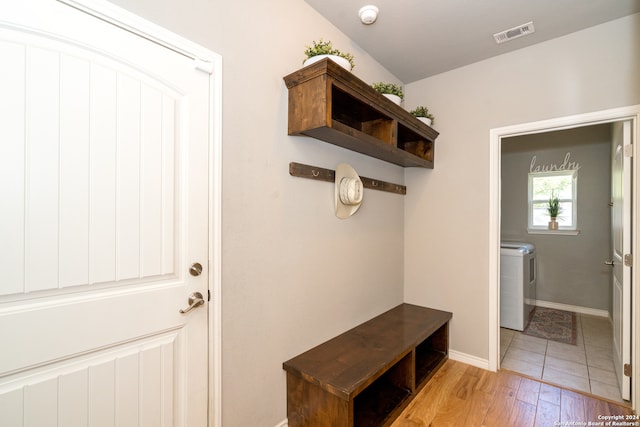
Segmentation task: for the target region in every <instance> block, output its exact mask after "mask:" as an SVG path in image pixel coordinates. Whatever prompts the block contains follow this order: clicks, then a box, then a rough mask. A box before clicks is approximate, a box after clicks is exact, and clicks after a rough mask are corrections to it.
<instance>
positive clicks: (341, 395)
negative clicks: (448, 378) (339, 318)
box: [283, 304, 452, 427]
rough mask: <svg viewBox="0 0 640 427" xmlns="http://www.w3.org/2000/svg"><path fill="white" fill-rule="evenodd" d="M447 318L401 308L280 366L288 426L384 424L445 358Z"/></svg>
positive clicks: (439, 313)
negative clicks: (284, 372)
mask: <svg viewBox="0 0 640 427" xmlns="http://www.w3.org/2000/svg"><path fill="white" fill-rule="evenodd" d="M451 317H452V314H451V313H448V312H445V311H440V310H434V309H431V308H425V307H420V306H417V305H411V304H401V305H399V306H397V307H395V308H393V309H391V310H389V311H387V312H385V313H383V314H381V315H379V316H377V317H375V318H373V319H371V320H369V321H367V322H365V323H363V324H361V325H359V326H356V327H355V328H353V329H351V330H349V331H347V332H345V333H343V334H341V335H339V336H337V337H335V338H333V339H331V340H329V341H327V342H325V343H323V344H320V345H319V346H317V347H315V348H312V349H311V350H309V351H307V352H305V353H302V354H300V355H299V356H296V357H294V358H293V359H290V360H288V361H286V362H284V363H283V369H284V370H285V371H286V372H287V417H288V423H289V424H288V425H289V426H291V427H297V426H313V427H319V426H349V427H350V426H367V427H371V426H385V425H389V424H391V423H392V422H393V420H394V419H395V418H396V417H397V416H398V415H399V414H400V412H402V410H403V409H404V408H405V407H406V406H407V405H408V403H409V402H410V401H411V399H413V397H414V396H415V395H416V394H417V393H418V391H420V390H421V389H422V387H424V385H425V384H426V383H427V381H428V380H429V378H431V376H432V375H433V374H434V373H435V371H436V370H437V369H438V368H439V367H440V366H441V365H442V364H443V363H444V362H445V361H446V359H447V358H448V352H449V320H450V319H451Z"/></svg>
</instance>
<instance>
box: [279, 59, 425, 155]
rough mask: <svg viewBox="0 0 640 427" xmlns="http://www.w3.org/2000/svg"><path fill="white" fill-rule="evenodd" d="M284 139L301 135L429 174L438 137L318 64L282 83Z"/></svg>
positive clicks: (346, 76)
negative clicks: (286, 112)
mask: <svg viewBox="0 0 640 427" xmlns="http://www.w3.org/2000/svg"><path fill="white" fill-rule="evenodd" d="M284 81H285V84H286V85H287V88H288V89H289V125H288V133H289V135H306V136H310V137H313V138H316V139H319V140H322V141H325V142H328V143H330V144H334V145H338V146H340V147H343V148H347V149H349V150H353V151H356V152H358V153H362V154H366V155H368V156H371V157H375V158H377V159H380V160H384V161H387V162H391V163H394V164H397V165H400V166H404V167H423V168H433V165H434V159H435V140H436V138H437V137H438V132H437V131H436V130H434V129H433V128H431V127H430V126H427V125H426V124H424V123H422V122H421V121H419V120H418V119H416V118H415V117H413V116H412V115H411V114H409V112H407V111H406V110H404V109H403V108H402V107H400V106H398V105H396V104H394V103H393V102H391V101H390V100H388V99H387V98H385V97H384V96H382V95H381V94H379V93H378V92H376V91H375V90H373V88H372V87H371V86H369V85H368V84H366V83H365V82H363V81H362V80H360V79H359V78H358V77H356V76H355V75H354V74H353V73H351V72H349V71H347V70H345V69H344V68H342V67H341V66H339V65H338V64H336V63H335V62H333V61H331V60H329V59H324V60H322V61H319V62H316V63H314V64H312V65H309V66H307V67H304V68H302V69H300V70H298V71H296V72H294V73H292V74H290V75H288V76H286V77H284Z"/></svg>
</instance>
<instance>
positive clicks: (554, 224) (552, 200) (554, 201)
mask: <svg viewBox="0 0 640 427" xmlns="http://www.w3.org/2000/svg"><path fill="white" fill-rule="evenodd" d="M547 212H548V213H549V217H550V218H551V221H549V230H557V229H558V221H556V218H558V214H559V213H560V200H558V197H556V196H555V195H554V194H553V193H551V197H549V204H548V206H547Z"/></svg>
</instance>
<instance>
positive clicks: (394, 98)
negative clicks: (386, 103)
mask: <svg viewBox="0 0 640 427" xmlns="http://www.w3.org/2000/svg"><path fill="white" fill-rule="evenodd" d="M371 87H372V88H373V89H374V90H375V91H376V92H378V93H381V94H382V95H384V96H386V97H387V98H389V100H391V102H393V103H395V104H397V105H400V103H401V102H402V100H403V99H404V91H403V90H402V86H400V85H399V84H396V83H383V82H378V83H374V84H372V85H371Z"/></svg>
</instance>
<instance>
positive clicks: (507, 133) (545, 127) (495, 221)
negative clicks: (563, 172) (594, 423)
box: [489, 107, 639, 405]
mask: <svg viewBox="0 0 640 427" xmlns="http://www.w3.org/2000/svg"><path fill="white" fill-rule="evenodd" d="M638 114H639V108H638V107H631V108H626V109H616V110H609V111H603V112H598V113H591V114H586V115H581V116H572V117H566V118H560V119H554V120H548V121H544V122H536V123H529V124H523V125H516V126H510V127H507V128H500V129H493V130H492V131H491V161H492V166H491V172H492V174H491V183H492V186H491V189H492V191H491V198H492V202H491V209H492V212H491V215H490V217H491V218H492V220H491V221H492V223H491V227H490V228H491V232H490V238H491V242H490V244H491V253H490V257H491V269H490V331H491V336H490V345H491V349H492V351H490V359H489V366H490V368H491V369H498V367H499V366H500V357H501V353H500V328H499V316H500V314H499V311H500V305H499V301H500V296H499V293H500V288H499V277H500V275H499V272H500V270H499V265H500V241H501V239H503V236H502V235H501V223H502V221H503V220H504V218H501V206H500V204H501V194H502V193H501V186H500V175H501V171H502V166H503V164H502V157H501V148H502V143H503V142H505V141H507V140H508V138H511V137H516V136H523V135H532V134H541V133H544V132H555V131H562V130H568V129H574V128H579V127H584V126H591V125H599V124H605V123H612V122H616V121H621V120H631V127H632V128H633V129H636V126H637V120H638ZM561 161H562V159H560V160H559V161H558V163H560V162H561ZM528 166H529V165H528ZM633 176H634V177H635V173H634V174H633ZM636 188H637V187H636ZM634 199H637V198H635V197H634ZM525 203H526V199H525ZM633 203H634V204H635V203H636V200H634V201H633ZM507 237H508V236H507ZM602 261H604V260H601V261H600V263H602ZM633 298H637V296H635V295H634V296H633ZM592 314H593V313H587V314H586V315H592ZM596 314H600V313H596ZM632 320H634V321H635V320H636V318H634V319H632ZM634 324H635V323H634V322H633V321H632V322H629V325H627V328H630V327H631V326H632V325H634ZM633 345H637V343H633ZM634 354H637V353H634ZM636 395H637V393H632V398H635V396H636ZM633 404H634V405H635V402H634V403H633Z"/></svg>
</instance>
